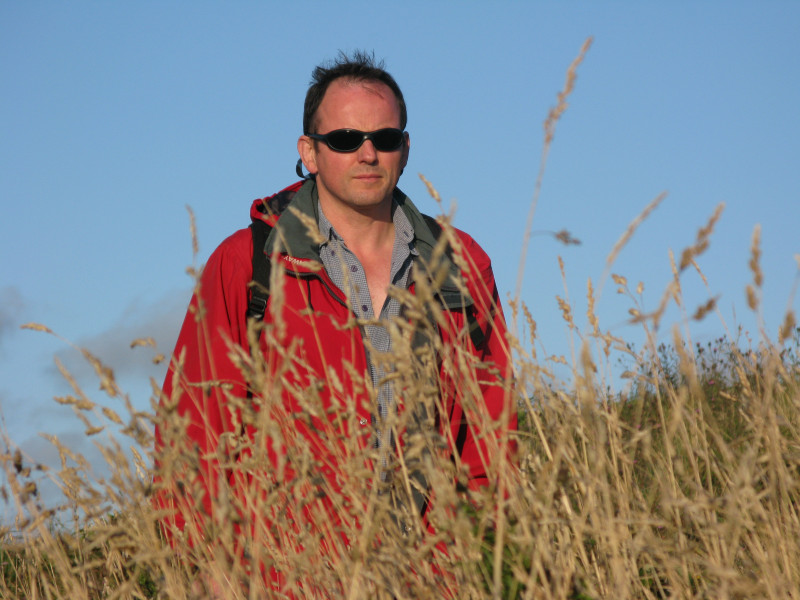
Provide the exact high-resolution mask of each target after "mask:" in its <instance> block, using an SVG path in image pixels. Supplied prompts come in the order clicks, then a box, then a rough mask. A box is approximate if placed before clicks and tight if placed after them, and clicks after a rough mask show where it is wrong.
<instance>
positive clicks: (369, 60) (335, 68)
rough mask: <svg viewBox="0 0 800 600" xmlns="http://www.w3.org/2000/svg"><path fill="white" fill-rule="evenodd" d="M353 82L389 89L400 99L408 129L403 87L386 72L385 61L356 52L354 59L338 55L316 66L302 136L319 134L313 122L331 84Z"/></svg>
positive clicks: (399, 103)
mask: <svg viewBox="0 0 800 600" xmlns="http://www.w3.org/2000/svg"><path fill="white" fill-rule="evenodd" d="M342 77H344V78H346V79H351V80H353V81H379V82H381V83H384V84H386V85H387V86H389V89H390V90H392V92H394V95H395V98H397V104H398V105H399V107H400V129H405V128H406V122H407V120H408V115H407V113H406V101H405V100H404V99H403V92H401V91H400V86H399V85H397V82H396V81H395V80H394V77H392V76H391V75H389V73H387V72H386V70H385V69H384V68H383V61H382V60H381V61H377V62H376V61H375V54H374V53H369V52H366V51H363V50H356V51H355V52H353V54H352V56H348V55H347V54H346V53H344V52H342V51H341V50H340V51H339V56H338V57H337V58H336V60H334V61H331V62H328V63H323V64H321V65H319V66H317V67H316V68H315V69H314V71H313V72H312V73H311V85H309V87H308V91H307V92H306V102H305V106H304V109H303V134H304V135H308V134H310V133H319V132H317V131H312V129H313V126H314V125H315V124H314V118H315V116H316V114H317V110H318V109H319V105H320V104H322V99H323V98H324V97H325V92H326V91H327V90H328V86H330V84H331V83H332V82H333V81H335V80H337V79H340V78H342Z"/></svg>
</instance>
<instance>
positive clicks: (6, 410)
mask: <svg viewBox="0 0 800 600" xmlns="http://www.w3.org/2000/svg"><path fill="white" fill-rule="evenodd" d="M798 31H800V3H797V2H779V1H773V2H735V1H734V2H710V1H706V2H694V3H690V2H668V3H667V2H664V3H657V2H649V1H647V2H606V3H600V2H595V3H589V2H564V3H555V2H525V3H523V2H493V3H479V2H458V3H456V2H413V1H412V2H405V3H402V4H401V3H388V2H353V1H342V2H335V3H333V2H331V3H323V2H318V3H315V2H293V3H291V4H290V3H278V2H275V3H270V2H226V3H222V2H205V1H198V2H191V3H189V2H177V1H167V2H136V3H133V2H131V3H121V2H115V3H111V2H72V3H56V2H3V3H2V4H0V81H2V90H3V93H2V94H0V199H1V201H2V207H3V217H2V219H0V412H2V415H3V419H4V421H5V428H6V429H7V430H8V432H9V433H10V434H11V437H12V439H13V440H14V441H15V442H16V443H18V444H20V445H21V446H22V447H23V449H25V450H26V451H27V452H28V453H29V454H31V455H32V456H33V457H34V458H37V459H39V460H44V459H45V458H47V457H48V456H50V457H51V458H52V452H51V451H49V450H48V449H47V443H46V442H44V441H43V440H42V439H41V438H39V437H38V436H37V432H41V431H44V432H47V433H53V434H57V435H60V436H62V437H63V438H64V439H65V440H69V442H70V443H72V444H74V445H76V446H80V447H81V448H83V449H84V450H86V451H87V452H88V453H90V454H91V452H92V450H91V446H90V445H89V443H88V442H87V441H86V440H85V439H84V438H83V436H82V433H81V431H82V426H80V424H79V423H78V421H77V420H76V419H75V418H74V417H72V416H71V412H70V411H69V410H68V409H65V408H64V407H61V406H59V405H57V404H55V403H54V402H53V400H52V398H53V396H55V395H63V394H65V393H67V387H66V384H65V383H64V382H63V380H62V379H61V377H60V376H59V375H58V373H57V370H56V369H55V367H54V357H58V358H59V359H60V360H61V361H63V362H64V364H66V365H67V366H68V367H69V368H70V369H72V370H73V372H74V373H75V375H76V377H77V378H78V380H79V382H80V383H81V384H82V385H84V386H86V389H87V391H90V392H91V393H92V395H93V396H92V397H93V398H94V399H96V400H98V401H101V402H103V403H104V404H106V405H109V406H111V407H113V408H115V409H116V410H121V403H120V401H119V400H118V399H108V398H104V397H103V396H102V395H101V394H100V393H99V392H96V391H95V390H97V382H96V381H95V380H93V378H92V377H91V373H90V371H89V370H88V368H87V367H86V366H85V365H83V364H82V363H81V362H80V360H78V359H76V357H75V353H74V352H73V351H70V347H69V344H68V343H67V342H66V341H65V340H69V341H71V342H73V343H75V344H77V345H81V346H87V347H89V348H90V349H92V350H94V351H96V352H97V353H98V355H99V356H100V357H101V358H103V359H105V360H106V361H107V362H108V363H109V364H111V365H112V366H113V367H114V368H115V369H116V372H117V375H118V377H119V379H120V381H121V383H122V385H123V387H124V388H125V389H126V390H128V391H129V392H130V395H131V400H132V402H133V403H134V405H135V406H136V407H138V408H140V409H145V408H147V407H148V406H149V397H150V389H149V384H148V377H154V378H155V379H156V380H157V381H159V382H160V380H161V378H162V377H163V367H155V366H153V365H152V364H151V362H150V358H151V357H152V351H151V350H150V349H148V348H135V349H131V348H130V342H131V341H132V340H133V339H135V338H138V337H142V336H153V337H154V338H155V339H156V340H157V341H158V343H159V347H160V350H161V351H163V352H165V353H167V354H168V353H169V352H170V351H171V349H172V345H173V344H174V341H175V337H176V335H177V329H178V327H179V325H180V322H181V321H182V319H183V314H184V311H185V307H186V304H187V302H188V299H189V294H190V289H191V280H190V278H189V277H188V276H187V275H186V273H185V269H186V267H187V266H189V265H191V264H193V257H192V247H191V238H190V231H189V219H188V215H187V210H186V207H187V206H189V207H191V208H192V210H193V211H194V214H195V217H196V221H197V232H198V237H199V242H200V253H199V256H198V259H197V260H198V264H200V263H202V261H204V260H205V258H207V256H208V255H209V253H210V252H211V251H212V250H213V249H214V247H215V246H216V245H217V244H218V243H219V242H220V241H221V240H222V239H224V238H225V237H226V236H227V235H229V234H230V233H232V232H233V231H234V230H236V229H237V228H240V227H244V226H246V225H247V223H248V207H249V205H250V203H251V201H252V200H253V199H254V198H257V197H261V196H265V195H268V194H270V193H272V192H274V191H277V190H278V189H281V188H283V187H285V186H286V185H288V184H289V183H291V182H293V181H294V180H295V179H296V176H295V174H294V164H295V161H296V159H297V154H296V147H295V143H296V139H297V136H298V135H299V133H300V128H301V117H302V102H303V97H304V94H305V89H306V87H307V84H308V80H309V77H310V73H311V70H312V68H313V67H314V66H315V65H316V64H318V63H319V62H321V61H323V60H325V59H328V58H331V57H333V56H335V55H336V53H337V51H338V50H339V49H343V50H346V51H347V50H353V49H357V48H363V49H369V50H374V51H375V53H376V55H377V56H378V57H382V58H384V59H385V60H386V65H387V68H388V70H389V71H390V72H391V73H393V75H394V76H395V77H396V79H397V80H398V82H399V83H400V85H401V86H402V88H403V90H404V94H405V96H406V101H407V104H408V107H409V123H408V131H409V132H410V135H411V154H410V161H409V165H408V167H407V168H406V173H405V175H404V176H403V178H402V179H401V182H400V186H401V188H402V189H403V190H404V191H405V192H406V193H407V194H409V195H410V196H411V198H412V199H414V200H415V202H416V203H417V205H418V206H420V207H421V208H422V209H423V210H424V211H426V212H430V213H436V212H437V207H436V206H435V205H434V203H433V201H432V200H431V199H430V197H429V196H428V194H427V192H426V191H425V187H424V185H423V184H422V182H421V181H420V180H419V178H418V177H417V174H418V173H422V174H424V175H425V176H426V177H427V178H428V179H429V180H430V181H431V182H432V183H433V184H434V185H435V186H436V188H437V189H438V190H439V192H440V193H441V195H442V197H443V198H444V201H445V208H449V207H450V205H451V203H454V204H455V205H456V206H457V212H456V218H455V224H456V225H457V226H458V227H460V228H462V229H465V230H467V231H468V232H470V233H471V234H472V235H473V236H474V237H475V238H476V239H477V240H478V241H479V242H480V243H481V244H482V245H483V246H484V248H485V249H486V250H487V252H488V253H489V254H490V256H491V257H492V258H493V261H494V266H495V271H496V276H497V280H498V285H499V289H500V293H501V297H502V298H503V299H504V300H505V299H507V298H508V297H509V295H510V294H512V293H513V291H514V289H515V287H516V281H517V273H518V265H519V259H520V252H521V248H522V239H523V235H524V229H525V220H526V218H527V215H528V211H529V206H530V202H531V197H532V193H533V188H534V182H535V179H536V174H537V170H538V167H539V161H540V157H541V149H542V139H543V133H542V123H543V121H544V119H545V117H546V115H547V113H548V110H549V109H550V108H551V107H552V106H553V105H554V104H555V101H556V94H557V92H558V91H559V90H560V89H561V87H562V86H563V82H564V77H565V72H566V69H567V67H568V65H569V64H570V62H571V61H572V60H573V59H574V58H575V57H576V55H577V54H578V51H579V49H580V47H581V45H582V44H583V42H584V40H585V39H586V38H587V37H589V36H593V38H594V42H593V45H592V47H591V49H590V50H589V52H588V54H587V56H586V59H585V61H584V62H583V64H582V65H581V66H580V69H579V71H578V79H577V83H576V88H575V91H574V93H573V94H572V96H571V97H570V98H569V108H568V110H567V112H566V113H565V115H564V116H563V118H562V120H561V121H560V122H559V124H558V127H557V130H556V135H555V140H554V143H553V146H552V149H551V152H550V155H549V159H548V167H547V172H546V174H545V177H544V181H543V186H542V190H541V196H540V199H539V203H538V206H537V210H536V214H535V221H534V226H533V229H534V230H537V231H556V230H560V229H567V230H569V231H570V233H571V234H572V235H573V236H575V237H576V238H579V239H580V240H581V241H582V244H581V245H580V246H569V247H566V246H563V245H561V244H559V243H558V242H556V241H555V240H554V239H553V238H552V237H549V236H547V235H536V236H534V237H533V238H532V240H531V243H530V246H529V248H528V254H527V262H526V264H525V272H524V282H523V287H522V294H521V296H522V300H523V301H525V302H526V303H527V305H528V306H529V308H530V309H531V311H532V313H533V315H534V318H535V319H536V320H537V323H538V334H539V340H540V343H541V344H542V345H543V348H544V352H545V353H546V354H563V355H565V356H567V357H568V356H569V352H570V346H569V336H568V334H567V331H566V328H565V326H564V323H563V321H562V319H561V317H560V311H559V309H558V305H557V303H556V299H555V297H556V295H560V296H562V297H563V296H564V295H565V288H564V283H563V282H562V280H561V276H560V273H559V268H558V262H557V257H558V256H561V257H563V260H564V263H565V272H566V285H567V289H568V294H569V297H570V299H571V300H572V301H573V303H574V305H575V313H576V315H577V321H578V323H579V325H580V326H581V327H585V317H584V316H583V315H584V314H585V307H586V300H585V296H586V284H587V280H588V279H589V278H591V279H592V281H593V283H594V284H595V286H597V285H598V283H599V281H598V280H599V278H600V277H601V275H602V274H603V272H604V269H605V262H606V259H607V256H608V254H609V252H610V251H611V249H612V247H613V246H614V243H615V242H616V240H617V239H618V238H619V237H620V236H621V235H622V233H623V232H624V231H625V229H626V227H627V226H628V224H629V223H630V221H631V220H632V219H634V218H635V217H636V215H637V214H639V213H640V211H641V210H642V209H643V208H644V207H645V206H646V205H647V204H648V203H649V202H650V201H651V200H652V199H653V198H655V197H656V196H657V195H658V194H660V193H661V192H667V197H666V199H665V200H664V201H663V203H662V204H661V205H660V207H659V208H658V209H657V210H656V211H655V212H654V213H653V214H652V215H651V216H650V218H649V219H648V220H647V221H645V222H644V223H643V224H642V225H641V227H640V228H639V229H638V230H637V232H636V233H635V234H634V236H633V238H632V239H631V241H630V242H629V243H628V244H627V246H626V247H625V248H624V249H623V250H622V252H621V253H620V255H619V257H618V260H617V261H616V263H615V264H614V266H613V268H612V272H614V273H619V274H622V275H624V276H625V277H627V279H628V280H629V282H631V287H633V288H635V286H636V284H637V283H638V282H639V281H641V282H643V284H644V294H643V298H642V302H643V305H644V307H645V308H646V309H650V310H652V309H653V308H655V306H656V305H657V304H658V302H659V300H660V298H661V294H662V292H663V290H664V288H665V287H666V285H667V284H668V282H669V281H670V277H671V276H670V267H669V261H668V252H669V250H670V249H672V250H673V251H674V252H675V253H676V254H679V253H680V251H681V249H682V248H684V247H685V246H687V245H689V244H691V243H692V242H693V241H694V239H695V236H696V232H697V229H698V228H699V227H700V226H702V225H703V224H704V223H705V222H706V220H707V219H708V217H709V216H710V215H711V213H712V212H713V210H714V208H715V206H717V205H718V204H719V203H721V202H724V203H725V205H726V208H725V211H724V213H723V216H722V218H721V220H720V222H719V223H718V224H717V227H716V229H715V231H714V234H713V236H712V239H711V246H710V248H709V250H708V251H707V252H706V253H705V254H703V255H702V256H701V257H700V258H699V259H698V264H699V265H700V267H701V268H702V270H703V272H704V274H705V275H706V277H707V279H708V286H709V289H706V288H705V286H704V284H703V283H702V281H701V280H700V278H699V276H697V274H696V273H694V272H686V273H685V274H684V276H683V278H682V280H681V283H682V289H683V292H684V294H685V301H686V305H687V311H688V312H689V313H691V312H693V311H694V309H695V307H696V306H698V305H700V304H702V303H704V302H705V301H706V300H707V299H708V298H709V297H710V296H717V295H718V296H719V309H720V312H721V315H722V316H723V317H724V319H725V322H726V324H727V326H728V328H730V329H735V328H736V327H737V326H738V325H741V326H742V327H743V328H744V329H745V330H746V331H748V332H749V333H750V335H751V337H752V338H754V339H757V338H758V321H757V319H756V317H755V315H753V314H752V312H751V311H750V310H749V309H748V308H747V305H746V302H745V295H744V288H745V286H746V285H747V283H749V282H750V281H751V279H752V274H751V273H750V271H749V269H748V266H747V263H748V260H749V252H750V242H751V236H752V233H753V228H754V226H755V225H756V224H760V225H761V234H762V245H761V247H762V253H763V254H762V268H763V270H764V275H765V281H764V289H763V319H764V323H765V328H766V331H767V333H768V334H769V335H771V336H772V337H774V334H775V331H776V330H777V328H778V326H779V325H780V323H781V320H782V317H783V314H784V313H785V311H786V309H787V307H792V308H793V309H794V310H797V308H798V307H799V306H800V302H799V301H798V300H797V299H796V298H792V297H791V292H792V288H793V285H794V284H795V281H796V276H797V275H796V274H797V269H798V265H797V261H796V259H795V256H796V255H797V254H798V253H800V243H798V235H797V230H798V225H800V168H798V164H799V163H800V117H799V116H798V107H799V106H800V64H798V63H799V62H800V37H799V36H798V35H797V32H798ZM631 306H632V304H631V302H630V300H628V299H626V298H623V297H621V296H619V295H618V294H617V293H616V286H615V285H613V283H612V282H611V281H608V282H607V283H606V285H605V286H604V289H603V295H602V297H601V298H600V300H599V303H598V313H599V316H600V325H601V329H603V330H610V331H611V332H612V333H613V334H614V335H617V336H620V337H622V338H624V339H625V340H627V341H630V342H634V343H636V344H637V345H639V346H640V345H641V344H642V335H641V330H640V328H639V327H635V326H631V325H628V324H626V322H627V320H628V319H629V315H628V309H629V308H631ZM669 320H670V322H671V323H677V322H680V313H679V311H677V310H672V311H671V312H670V319H669ZM30 321H35V322H39V323H42V324H45V325H47V326H48V327H50V328H52V329H53V330H55V331H56V332H58V333H59V334H60V335H61V336H63V338H64V339H59V338H55V337H51V336H47V335H45V334H42V333H39V332H32V331H23V330H20V329H19V325H21V324H22V323H26V322H30ZM691 331H692V336H693V338H694V339H695V340H697V341H703V342H704V341H707V340H710V339H713V338H714V337H716V336H718V335H720V334H721V333H722V332H724V327H723V325H722V324H721V322H720V319H719V318H718V317H716V316H714V315H711V316H710V317H708V318H707V319H706V320H704V321H702V322H700V323H695V324H692V326H691ZM660 338H661V339H663V340H665V341H669V339H670V336H669V327H668V326H666V325H665V326H664V327H662V331H661V333H660ZM615 385H617V386H618V385H619V384H618V383H617V384H615ZM122 412H124V411H122Z"/></svg>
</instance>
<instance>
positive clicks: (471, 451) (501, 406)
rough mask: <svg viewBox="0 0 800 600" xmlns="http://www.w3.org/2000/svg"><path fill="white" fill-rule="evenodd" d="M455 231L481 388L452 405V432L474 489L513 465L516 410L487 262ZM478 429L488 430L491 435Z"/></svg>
mask: <svg viewBox="0 0 800 600" xmlns="http://www.w3.org/2000/svg"><path fill="white" fill-rule="evenodd" d="M458 233H459V237H460V240H461V242H462V244H463V257H464V258H465V259H466V262H467V266H468V269H467V271H466V273H465V275H466V281H467V288H468V291H469V293H470V295H471V296H472V299H473V302H474V303H475V317H476V318H477V324H478V326H479V327H480V328H481V331H482V332H483V338H484V339H483V342H482V343H481V344H480V345H479V346H477V347H476V346H474V345H472V346H470V348H471V350H472V352H473V353H474V357H475V359H476V362H475V364H476V365H477V367H476V368H475V369H474V377H475V378H476V381H474V382H473V383H474V388H477V389H479V390H480V394H479V396H480V397H478V398H476V399H475V400H474V401H473V402H471V403H470V402H469V401H466V400H464V401H462V405H461V406H460V407H459V406H457V407H455V410H454V411H453V414H452V415H451V428H452V430H453V435H454V438H455V440H456V443H457V446H458V450H459V456H460V459H461V463H462V466H463V467H466V468H467V470H468V473H469V481H468V485H469V487H470V489H475V488H478V487H480V486H484V485H488V484H489V481H490V480H492V479H495V478H496V476H497V473H494V472H491V469H492V468H494V469H499V468H500V467H501V462H500V460H502V461H511V460H513V457H514V456H515V455H516V442H515V440H514V438H513V432H514V431H515V430H516V429H517V410H516V404H515V402H514V393H513V392H514V386H513V372H512V369H513V367H512V358H511V349H510V346H509V341H508V330H507V327H506V321H505V318H504V316H503V308H502V306H501V303H500V298H499V295H498V292H497V285H496V284H495V279H494V273H493V271H492V265H491V261H490V259H489V256H488V255H487V254H486V252H484V250H483V249H482V248H481V247H480V246H479V245H478V244H477V243H476V242H475V241H474V240H473V239H472V238H471V237H470V236H469V235H467V234H466V233H464V232H461V231H459V232H458ZM462 397H463V394H462ZM459 408H460V409H461V410H460V411H459ZM459 412H460V415H458V416H457V413H459ZM453 417H455V419H453ZM482 428H490V429H491V434H492V435H488V434H489V433H490V432H487V431H483V430H482ZM510 434H512V435H510ZM500 456H502V458H501V459H499V460H498V457H500Z"/></svg>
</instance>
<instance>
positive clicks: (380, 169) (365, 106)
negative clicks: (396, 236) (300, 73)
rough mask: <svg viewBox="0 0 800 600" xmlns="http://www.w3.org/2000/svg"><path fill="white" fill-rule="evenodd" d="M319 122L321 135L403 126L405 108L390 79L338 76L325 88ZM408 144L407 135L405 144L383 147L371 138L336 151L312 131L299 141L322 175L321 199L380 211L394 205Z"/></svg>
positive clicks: (312, 169) (311, 167) (339, 206)
mask: <svg viewBox="0 0 800 600" xmlns="http://www.w3.org/2000/svg"><path fill="white" fill-rule="evenodd" d="M314 122H315V123H316V131H315V132H312V133H320V134H326V133H329V132H331V131H333V130H335V129H358V130H360V131H364V132H367V131H376V130H378V129H383V128H386V127H393V128H400V108H399V106H398V104H397V99H396V98H395V96H394V94H393V93H392V90H391V89H389V87H388V86H387V85H386V84H383V83H380V82H373V81H367V82H362V81H351V80H346V79H337V80H335V81H333V82H332V83H331V84H330V86H329V87H328V89H327V91H326V92H325V96H324V97H323V98H322V103H321V104H320V106H319V109H317V113H316V115H315V118H314ZM408 146H409V144H408V138H406V143H405V144H403V146H402V147H400V148H399V149H397V150H395V151H392V152H378V151H377V150H375V147H374V146H373V144H372V141H371V140H365V141H364V143H363V144H361V147H359V148H358V149H357V150H355V151H354V152H336V151H334V150H331V149H330V148H328V146H327V144H325V142H321V141H314V140H312V139H311V138H309V137H308V136H301V137H300V139H299V140H298V142H297V149H298V151H299V152H300V156H301V158H302V159H303V163H304V164H305V167H306V169H307V170H308V172H309V173H316V175H317V188H318V190H319V195H320V201H321V202H322V203H323V204H324V205H327V206H330V209H328V210H338V211H342V210H347V209H355V210H357V211H358V212H361V213H365V214H366V213H369V214H372V213H374V214H375V215H376V216H377V215H379V214H380V211H381V210H385V209H386V208H388V207H389V206H391V197H392V190H394V187H395V186H396V185H397V180H398V179H399V178H400V173H401V172H402V170H403V168H404V167H405V166H406V162H407V161H408ZM375 211H378V212H375ZM326 214H327V211H326Z"/></svg>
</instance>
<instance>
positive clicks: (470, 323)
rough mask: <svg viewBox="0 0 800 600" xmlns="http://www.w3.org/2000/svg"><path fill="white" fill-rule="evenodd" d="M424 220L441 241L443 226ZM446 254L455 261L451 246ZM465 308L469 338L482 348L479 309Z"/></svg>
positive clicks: (435, 236) (446, 249) (426, 218)
mask: <svg viewBox="0 0 800 600" xmlns="http://www.w3.org/2000/svg"><path fill="white" fill-rule="evenodd" d="M422 218H423V219H424V220H425V224H426V225H427V226H428V229H430V230H431V233H432V234H433V237H434V238H436V241H439V238H440V237H441V235H442V226H441V225H440V224H439V222H438V221H437V220H436V219H434V218H433V217H431V216H430V215H426V214H423V215H422ZM445 254H446V255H447V258H449V259H450V260H452V259H453V248H452V247H451V246H450V244H447V248H445ZM465 308H466V313H467V327H468V329H469V337H470V339H471V340H472V343H473V344H474V345H475V348H481V347H482V346H483V345H484V344H485V343H486V334H485V333H484V332H483V329H481V326H480V323H478V314H477V309H476V308H475V304H470V305H469V306H467V307H465Z"/></svg>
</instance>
